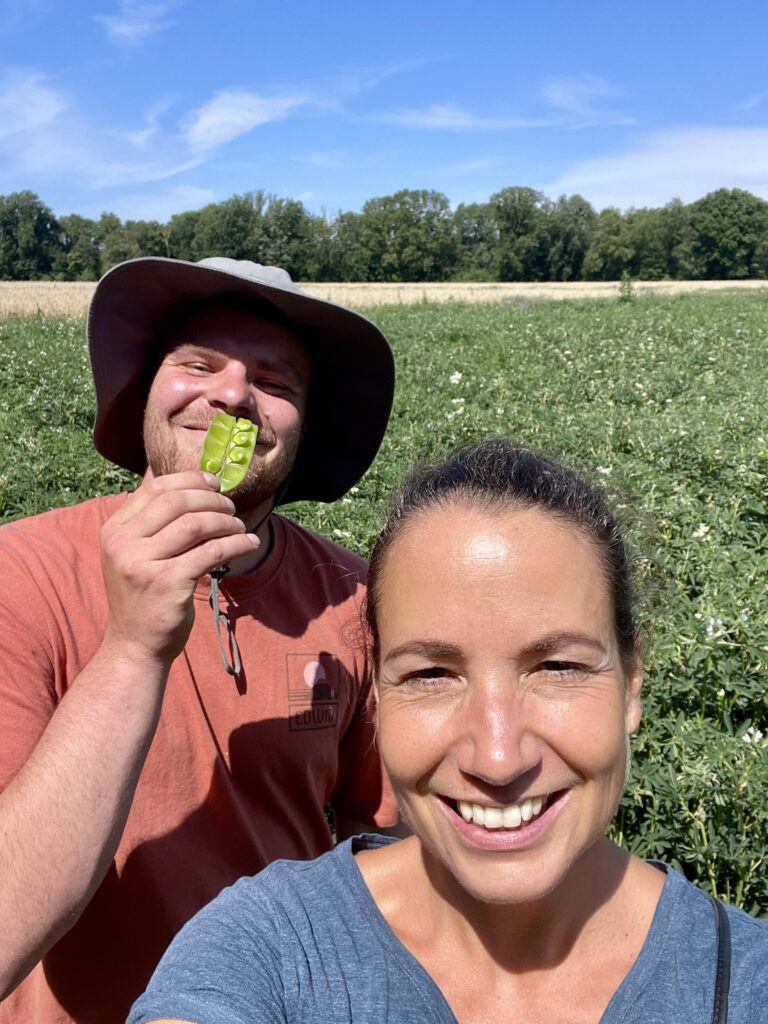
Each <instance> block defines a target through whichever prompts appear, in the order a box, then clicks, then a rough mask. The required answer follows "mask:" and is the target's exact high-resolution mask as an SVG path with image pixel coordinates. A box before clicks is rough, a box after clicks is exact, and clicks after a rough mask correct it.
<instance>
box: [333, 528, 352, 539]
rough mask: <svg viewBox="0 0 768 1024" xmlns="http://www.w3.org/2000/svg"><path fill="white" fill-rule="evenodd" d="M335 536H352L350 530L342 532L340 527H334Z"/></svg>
mask: <svg viewBox="0 0 768 1024" xmlns="http://www.w3.org/2000/svg"><path fill="white" fill-rule="evenodd" d="M333 536H334V537H351V536H352V534H351V533H350V532H349V530H340V529H339V528H338V527H334V530H333Z"/></svg>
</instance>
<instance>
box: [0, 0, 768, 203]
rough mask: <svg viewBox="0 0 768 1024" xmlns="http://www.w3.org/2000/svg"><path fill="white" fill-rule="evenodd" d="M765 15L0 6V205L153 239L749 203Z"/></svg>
mask: <svg viewBox="0 0 768 1024" xmlns="http://www.w3.org/2000/svg"><path fill="white" fill-rule="evenodd" d="M767 43H768V4H766V3H765V0H760V2H743V3H736V4H734V5H732V7H731V8H730V10H728V9H726V8H725V6H724V5H722V4H715V3H710V2H708V0H701V2H699V3H689V2H687V0H686V2H680V3H675V2H674V0H672V2H669V0H668V2H667V3H663V4H662V3H656V2H651V3H644V4H622V3H615V2H614V3H581V4H574V3H573V2H561V0H551V2H550V3H546V4H545V3H539V4H531V5H523V4H521V3H516V2H514V0H506V2H496V0H477V2H475V3H467V2H466V0H465V2H463V3H456V2H453V0H442V2H440V3H438V2H433V0H422V2H418V0H411V2H407V3H406V2H401V0H389V2H388V3H387V4H366V3H364V2H361V0H358V2H357V3H347V2H341V3H333V2H330V3H325V4H321V3H318V2H307V0H294V2H293V3H279V2H278V3H276V2H274V0H273V2H272V3H270V4H266V3H261V2H246V0H213V2H212V0H207V2H202V0H147V2H143V0H93V2H90V0H89V2H85V0H69V2H63V0H0V194H5V193H8V192H14V191H18V190H21V189H31V190H32V191H34V192H37V193H38V195H39V196H40V197H41V198H42V199H43V200H44V201H45V202H46V203H47V204H48V205H49V206H51V207H52V208H53V210H54V211H55V212H56V213H57V214H60V215H61V214H65V213H73V212H74V213H81V214H84V215H87V216H93V217H97V216H98V215H99V214H100V213H101V212H102V211H104V210H109V211H112V212H114V213H117V214H118V215H119V216H120V217H121V218H123V219H128V218H147V219H153V218H157V219H160V220H167V218H168V217H169V216H170V215H171V214H173V213H176V212H180V211H182V210H186V209H194V208H197V207H200V206H202V205H204V204H205V203H208V202H215V201H219V200H223V199H227V198H229V197H230V196H231V195H233V194H235V193H243V192H247V191H250V190H255V189H263V190H264V191H266V192H269V193H274V194H276V195H279V196H286V197H291V198H295V199H301V200H302V201H303V202H304V203H305V205H306V206H307V208H308V209H310V210H312V211H314V212H321V211H326V212H327V213H334V212H336V211H338V210H359V209H360V208H361V206H362V204H363V203H364V202H365V200H366V199H369V198H372V197H374V196H381V195H389V194H391V193H393V192H395V191H397V190H398V189H401V188H413V189H416V188H426V189H437V190H439V191H441V192H444V193H445V194H446V195H447V196H448V198H449V199H450V201H451V203H452V204H453V205H457V204H458V203H460V202H482V201H485V200H486V199H488V197H489V196H490V195H491V193H493V192H494V191H497V190H498V189H501V188H504V187H506V186H509V185H528V186H531V187H533V188H537V189H541V190H542V191H544V192H545V193H547V194H548V195H551V196H553V197H554V196H557V195H559V194H561V193H566V194H569V195H570V194H573V193H576V192H578V193H580V194H581V195H583V196H585V197H586V198H587V199H589V200H590V201H591V202H592V203H593V204H594V205H595V206H596V207H597V208H598V209H600V208H602V207H604V206H608V205H615V206H619V207H621V208H622V209H626V208H627V207H629V206H648V205H651V206H658V205H662V204H664V203H665V202H667V201H669V200H670V199H672V198H673V197H674V196H679V197H680V198H681V199H683V200H685V201H691V200H694V199H696V198H698V197H700V196H702V195H704V194H705V193H706V192H708V191H711V190H712V189H714V188H718V187H721V186H725V187H729V188H733V187H740V188H746V189H749V190H750V191H752V192H754V193H756V194H758V195H762V196H764V197H766V198H768V60H766V44H767Z"/></svg>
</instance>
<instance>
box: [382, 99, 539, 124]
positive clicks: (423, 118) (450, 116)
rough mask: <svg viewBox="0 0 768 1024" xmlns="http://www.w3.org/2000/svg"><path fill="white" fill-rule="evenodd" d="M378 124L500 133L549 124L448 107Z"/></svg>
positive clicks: (414, 112)
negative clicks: (483, 114) (484, 115)
mask: <svg viewBox="0 0 768 1024" xmlns="http://www.w3.org/2000/svg"><path fill="white" fill-rule="evenodd" d="M382 120H384V121H387V122H388V123H390V124H398V125H401V126H402V127H404V128H443V129H449V130H451V131H504V130H507V129H514V128H545V127H547V126H549V125H552V124H554V123H555V122H553V121H551V120H542V119H531V118H517V117H503V118H497V117H478V116H477V115H476V114H471V113H469V112H468V111H466V110H462V109H461V107H457V106H454V104H452V103H439V104H434V105H433V106H431V107H424V108H421V109H412V110H402V111H399V112H395V113H391V114H385V115H383V117H382Z"/></svg>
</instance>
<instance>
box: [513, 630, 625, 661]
mask: <svg viewBox="0 0 768 1024" xmlns="http://www.w3.org/2000/svg"><path fill="white" fill-rule="evenodd" d="M571 645H579V646H582V647H591V648H593V650H596V651H599V652H600V653H601V654H606V653H607V652H606V649H605V647H604V646H603V644H601V643H600V641H599V640H598V639H596V638H595V637H593V636H589V634H587V633H574V632H569V631H565V632H562V633H550V634H549V635H548V636H543V637H541V638H540V639H538V640H534V642H533V643H532V644H528V646H527V647H525V648H524V649H523V651H522V654H523V656H525V655H531V654H551V653H552V652H553V651H559V650H561V649H562V648H563V647H568V646H571Z"/></svg>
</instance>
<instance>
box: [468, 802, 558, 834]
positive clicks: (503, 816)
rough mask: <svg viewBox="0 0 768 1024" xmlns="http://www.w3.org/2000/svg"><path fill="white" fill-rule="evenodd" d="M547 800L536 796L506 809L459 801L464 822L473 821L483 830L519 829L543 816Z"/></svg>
mask: <svg viewBox="0 0 768 1024" xmlns="http://www.w3.org/2000/svg"><path fill="white" fill-rule="evenodd" d="M546 802H547V798H546V797H541V796H535V797H533V798H532V799H529V800H523V802H522V803H521V804H508V805H507V806H506V807H483V806H482V804H473V803H470V802H469V801H467V800H457V801H456V803H457V804H458V808H459V814H460V815H461V816H462V818H463V819H464V821H471V822H473V823H474V824H475V825H480V826H482V828H490V829H494V828H519V827H520V825H521V824H522V823H523V822H524V821H530V820H531V819H532V818H535V817H536V816H537V815H539V814H541V812H542V809H543V808H544V807H545V806H546Z"/></svg>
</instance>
